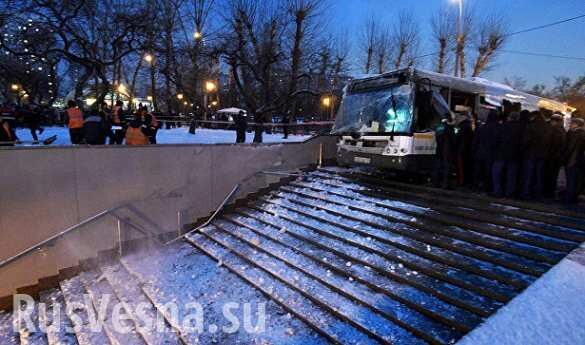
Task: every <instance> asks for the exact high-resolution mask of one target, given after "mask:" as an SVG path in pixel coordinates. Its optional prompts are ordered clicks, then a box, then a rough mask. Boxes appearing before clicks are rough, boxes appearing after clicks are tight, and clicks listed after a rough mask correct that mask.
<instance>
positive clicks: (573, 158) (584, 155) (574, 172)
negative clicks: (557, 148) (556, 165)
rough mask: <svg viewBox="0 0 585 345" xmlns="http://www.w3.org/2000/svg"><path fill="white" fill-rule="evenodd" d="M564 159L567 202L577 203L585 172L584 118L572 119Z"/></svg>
mask: <svg viewBox="0 0 585 345" xmlns="http://www.w3.org/2000/svg"><path fill="white" fill-rule="evenodd" d="M564 161H565V174H566V178H567V195H566V202H567V203H569V204H572V203H577V201H578V196H579V191H580V190H581V187H582V183H583V174H584V172H585V121H584V120H583V119H579V118H574V119H573V120H571V129H570V130H569V132H568V133H567V146H566V150H565V154H564Z"/></svg>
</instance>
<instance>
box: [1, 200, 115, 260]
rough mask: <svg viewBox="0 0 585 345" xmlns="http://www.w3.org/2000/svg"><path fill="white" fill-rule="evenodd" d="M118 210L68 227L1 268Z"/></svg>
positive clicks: (12, 257)
mask: <svg viewBox="0 0 585 345" xmlns="http://www.w3.org/2000/svg"><path fill="white" fill-rule="evenodd" d="M118 208H119V207H116V208H113V209H109V210H105V211H102V212H100V213H98V214H96V215H94V216H91V217H89V218H87V219H85V220H83V221H81V222H79V223H77V224H75V225H73V226H70V227H68V228H67V229H65V230H63V231H61V232H59V233H58V234H55V235H53V236H51V237H49V238H47V239H46V240H44V241H41V242H39V243H37V244H35V245H34V246H32V247H29V248H27V249H25V250H23V251H21V252H20V253H18V254H16V255H14V256H11V257H9V258H8V259H6V260H3V261H0V268H2V267H4V266H6V265H8V264H9V263H12V262H14V261H16V260H18V259H20V258H21V257H24V256H26V255H28V254H30V253H32V252H33V251H35V250H37V249H40V248H41V247H44V246H46V245H48V244H50V243H52V242H54V241H56V240H58V239H60V238H61V237H63V236H65V235H67V234H69V233H71V232H73V231H75V230H77V229H79V228H81V227H83V226H84V225H87V224H90V223H92V222H94V221H96V220H98V219H99V218H101V217H103V216H106V215H108V214H110V213H111V212H113V211H115V210H116V209H118Z"/></svg>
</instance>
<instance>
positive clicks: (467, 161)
mask: <svg viewBox="0 0 585 345" xmlns="http://www.w3.org/2000/svg"><path fill="white" fill-rule="evenodd" d="M471 120H472V118H471V116H470V115H467V114H463V115H459V116H458V118H457V128H456V145H457V180H458V184H459V186H465V187H469V186H471V185H472V177H473V136H474V133H473V125H472V122H471Z"/></svg>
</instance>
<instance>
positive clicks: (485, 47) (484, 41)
mask: <svg viewBox="0 0 585 345" xmlns="http://www.w3.org/2000/svg"><path fill="white" fill-rule="evenodd" d="M507 33H508V30H507V26H506V24H505V19H504V17H503V16H501V15H495V14H493V15H489V16H488V17H486V18H485V19H484V20H483V21H482V22H481V23H480V26H479V28H478V31H477V43H476V45H477V57H476V59H475V64H474V66H473V76H474V77H477V76H479V75H480V74H481V73H482V72H483V71H485V70H487V69H488V68H489V67H490V64H491V63H493V60H494V59H495V57H496V55H497V53H498V51H499V50H500V49H501V48H502V47H503V46H504V44H506V37H507Z"/></svg>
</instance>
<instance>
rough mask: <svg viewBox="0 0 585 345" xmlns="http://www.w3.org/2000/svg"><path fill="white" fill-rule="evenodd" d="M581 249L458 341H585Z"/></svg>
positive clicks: (561, 344)
mask: <svg viewBox="0 0 585 345" xmlns="http://www.w3.org/2000/svg"><path fill="white" fill-rule="evenodd" d="M584 247H585V246H582V248H584ZM578 251H579V250H577V251H576V252H578ZM580 251H581V254H571V256H572V258H567V259H564V260H563V261H562V262H561V263H560V264H558V265H557V266H555V267H554V268H553V269H552V270H550V271H549V272H548V273H547V274H545V275H544V276H542V278H541V279H539V280H537V281H536V282H535V283H534V284H533V285H532V286H530V287H529V288H528V289H527V290H526V291H525V292H524V293H522V294H520V295H519V296H518V297H516V298H515V299H514V300H512V302H510V303H509V304H508V305H507V306H505V307H503V308H502V309H500V311H499V312H498V313H496V314H495V315H494V316H492V317H491V318H490V319H488V320H487V321H486V323H485V324H484V325H482V326H481V327H479V328H477V329H476V330H475V331H473V332H471V333H470V334H468V335H467V336H466V337H465V338H463V339H462V340H461V341H460V342H459V343H458V344H459V345H483V344H485V345H491V344H523V345H541V344H555V345H574V344H585V327H583V310H585V298H584V296H585V284H584V282H585V250H584V249H580Z"/></svg>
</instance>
